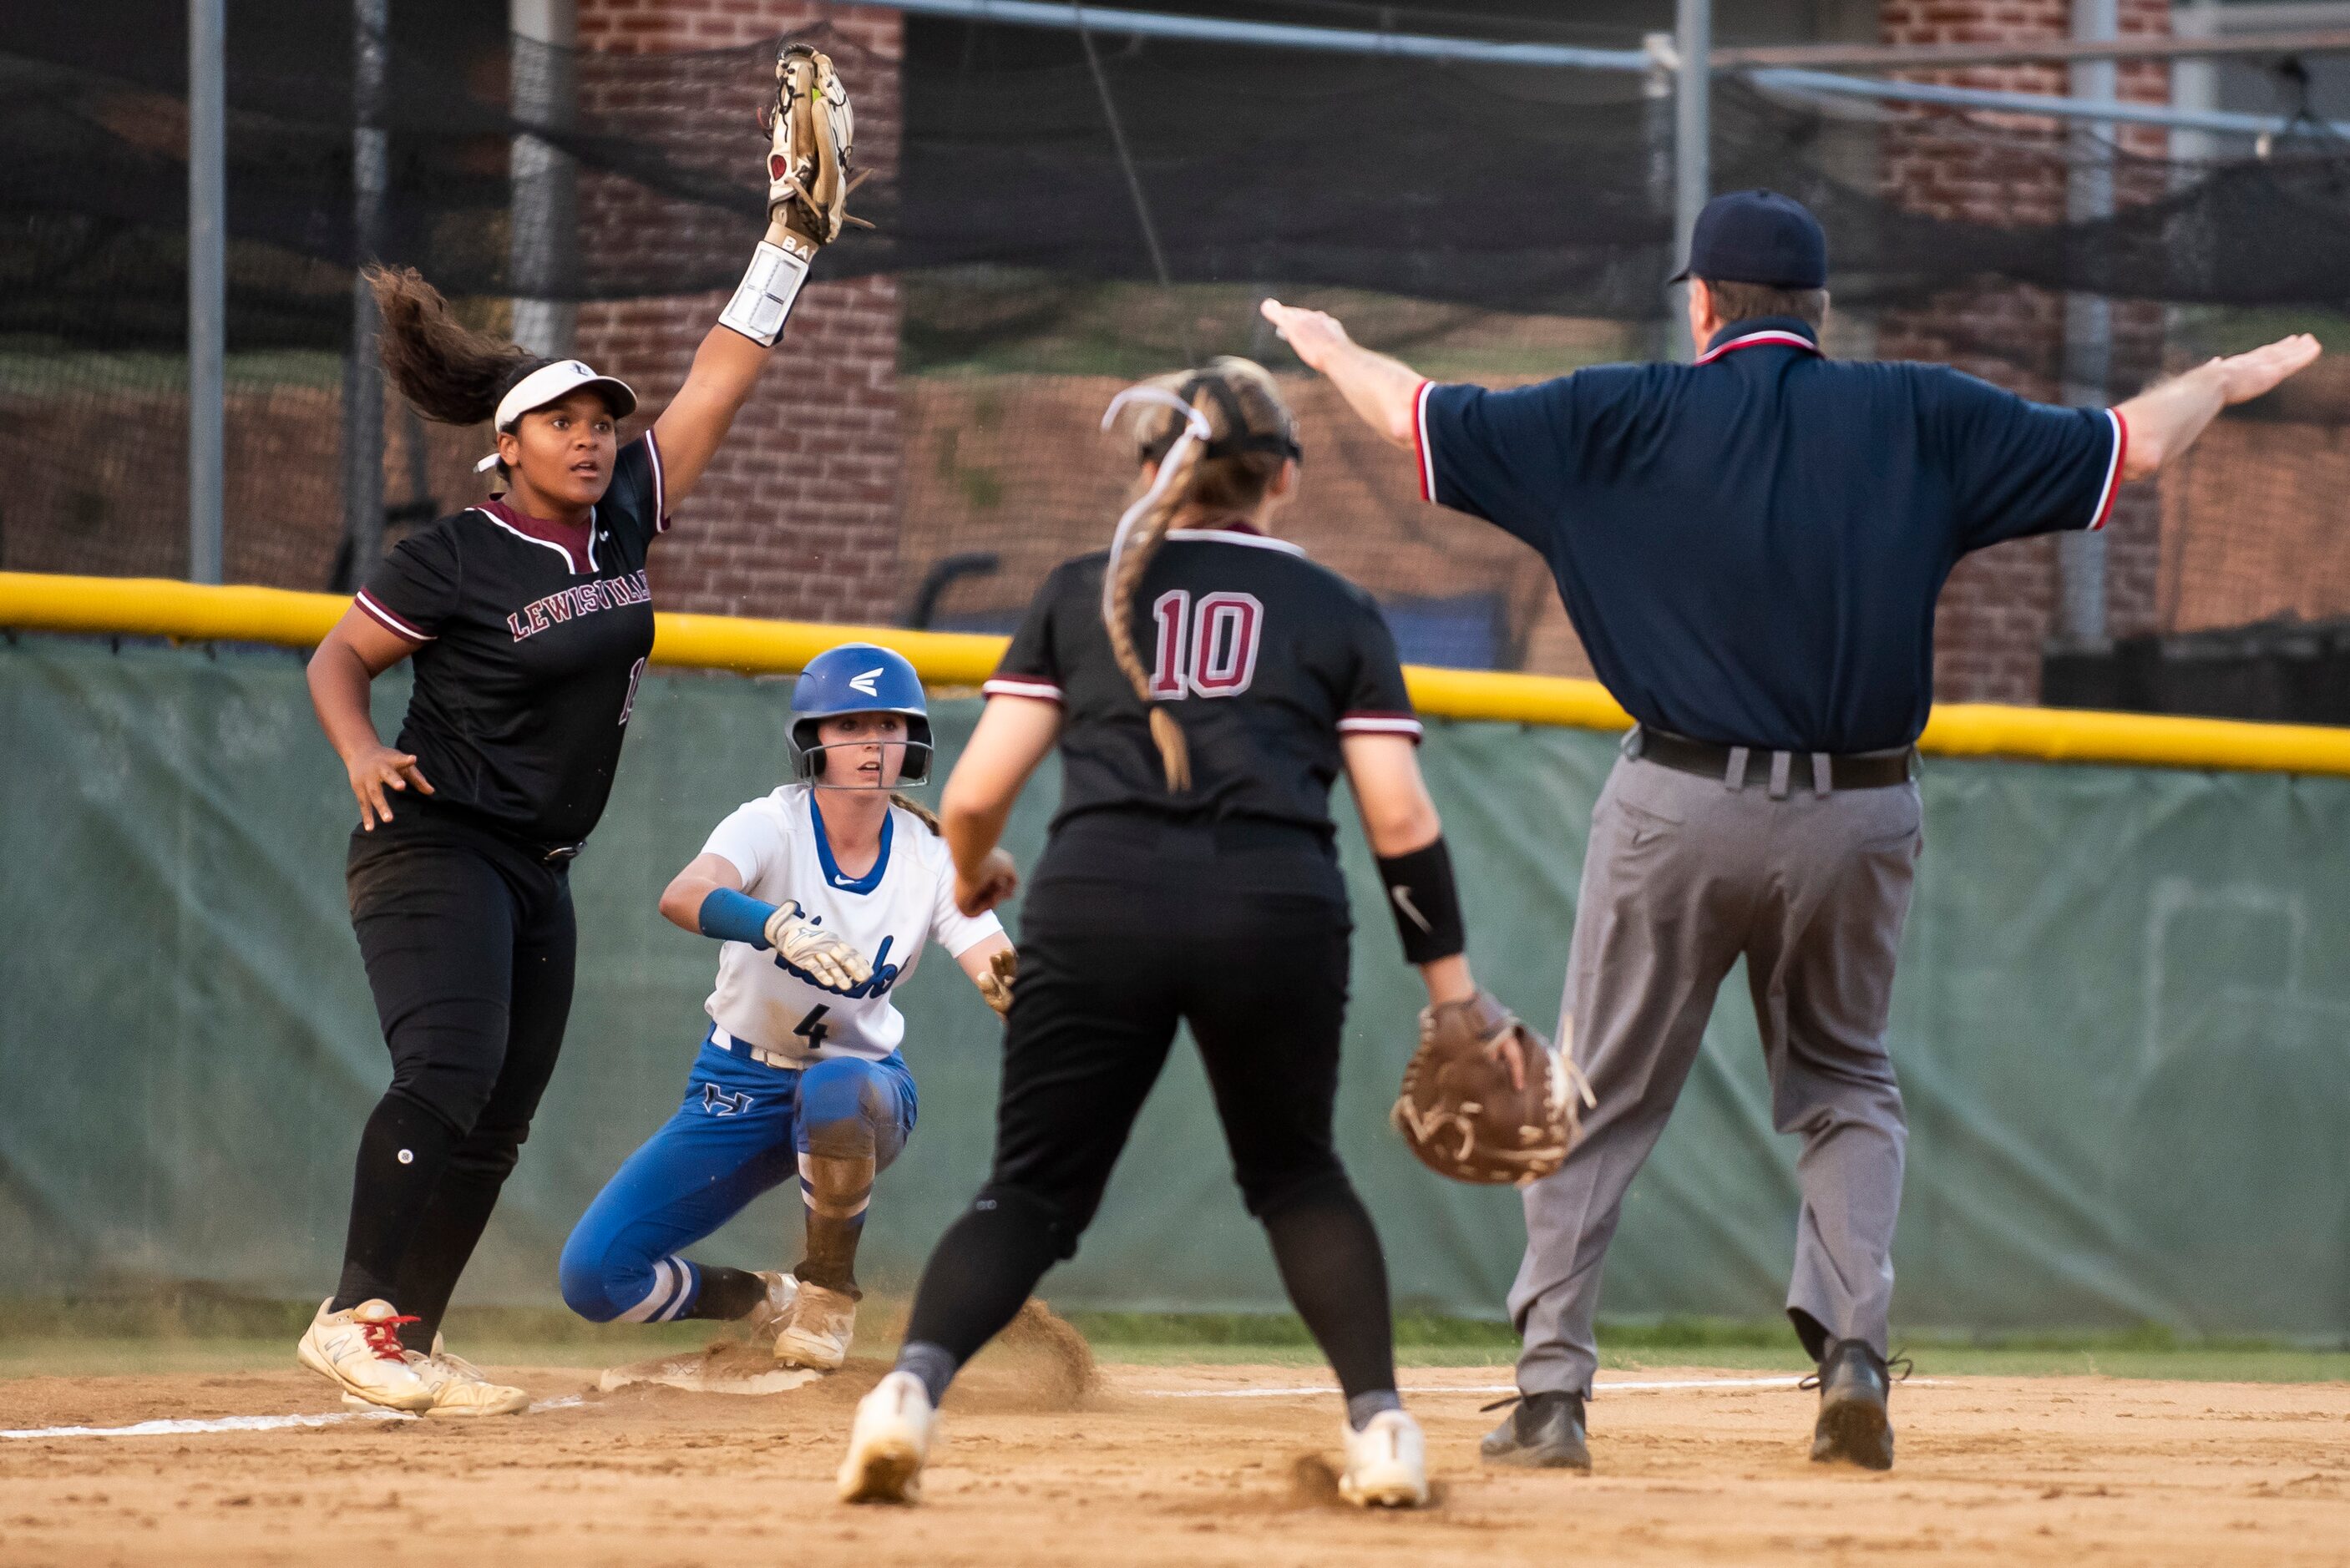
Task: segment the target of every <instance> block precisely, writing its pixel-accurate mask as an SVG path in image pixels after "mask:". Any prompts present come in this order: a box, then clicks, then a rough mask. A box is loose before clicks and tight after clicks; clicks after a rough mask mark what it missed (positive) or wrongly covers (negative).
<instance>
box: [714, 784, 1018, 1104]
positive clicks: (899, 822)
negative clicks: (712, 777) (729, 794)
mask: <svg viewBox="0 0 2350 1568" xmlns="http://www.w3.org/2000/svg"><path fill="white" fill-rule="evenodd" d="M702 853H703V854H705V855H716V856H721V857H723V858H725V859H726V860H727V861H728V862H729V863H730V864H732V865H733V867H734V869H735V870H736V871H738V872H740V873H741V874H742V877H743V891H744V892H746V893H748V894H749V895H751V897H753V898H761V899H764V900H765V901H766V902H768V903H770V904H781V903H783V902H785V900H787V899H796V900H798V902H799V905H800V908H802V909H805V910H806V911H807V912H808V914H809V915H810V916H811V917H812V918H814V919H816V920H817V921H818V922H819V923H820V924H821V925H822V926H823V927H824V929H826V930H828V931H832V932H835V933H837V935H839V936H841V937H843V938H845V939H846V940H848V941H849V942H850V943H852V944H854V945H855V947H856V949H857V950H858V952H861V953H863V954H864V955H865V958H866V961H867V962H868V963H870V964H871V965H872V966H873V977H872V978H871V979H870V980H868V981H865V983H864V984H862V985H859V986H858V987H857V988H856V989H855V990H853V991H851V992H838V991H834V990H831V989H829V988H827V987H825V986H821V985H818V984H817V983H816V981H813V980H810V979H809V978H808V977H807V976H806V975H805V974H803V973H801V972H800V971H797V970H795V969H792V968H791V967H789V966H788V965H786V964H785V962H784V961H783V959H782V958H781V957H780V956H779V955H778V954H776V953H774V952H772V951H769V950H766V949H764V948H754V947H753V946H752V945H751V944H750V943H748V942H723V943H721V944H720V946H719V951H718V989H717V990H715V991H713V992H711V993H710V1001H709V1002H707V1003H706V1004H705V1011H707V1012H709V1014H710V1017H711V1021H712V1023H716V1024H717V1025H718V1027H719V1028H721V1029H723V1030H724V1031H725V1032H726V1033H729V1034H731V1035H733V1037H734V1038H735V1039H737V1040H740V1041H742V1042H743V1043H744V1044H747V1045H749V1046H750V1047H752V1049H753V1050H754V1051H756V1052H758V1053H759V1054H762V1055H763V1056H767V1057H779V1058H783V1059H785V1060H784V1062H783V1063H782V1064H785V1065H791V1066H808V1065H812V1064H815V1063H816V1062H819V1061H824V1060H827V1059H829V1058H832V1057H837V1056H862V1057H865V1058H866V1059H868V1061H876V1062H878V1061H880V1060H881V1059H882V1058H884V1057H886V1056H888V1055H889V1054H890V1053H891V1052H893V1051H895V1050H897V1049H898V1046H899V1043H900V1042H902V1041H903V1040H904V1039H905V1037H906V1020H905V1016H904V1015H903V1014H902V1013H900V1012H899V1011H898V1009H897V1005H896V1004H895V1003H894V1002H892V1001H891V1000H890V994H889V993H890V992H893V991H895V990H896V989H897V988H898V986H899V985H900V984H902V983H903V982H904V981H906V980H907V978H908V977H910V975H912V974H913V972H914V966H915V965H916V964H917V963H919V962H920V961H921V956H922V950H923V948H924V947H925V946H926V945H928V944H929V943H931V942H932V941H935V942H937V943H938V944H939V945H940V946H941V947H942V948H944V949H946V950H947V951H948V952H949V953H951V954H953V955H955V956H956V957H961V956H962V954H964V953H966V952H969V951H970V950H972V948H973V947H976V946H977V945H978V944H979V943H981V942H983V941H985V940H987V939H988V938H989V937H992V936H995V935H997V934H998V933H1000V932H1001V931H1002V930H1003V925H1002V924H1001V923H1000V922H998V921H997V919H996V918H995V917H994V916H993V914H985V915H980V916H978V917H976V918H973V917H972V916H969V915H965V914H964V913H963V912H962V910H960V909H956V908H955V901H954V861H953V859H952V858H951V857H950V856H949V855H948V854H947V846H946V841H945V840H944V839H942V838H941V837H939V836H937V835H936V834H934V833H932V832H931V830H930V829H929V828H928V827H927V826H923V823H922V819H921V818H920V817H918V816H916V815H914V814H913V813H912V812H910V811H907V810H906V809H904V808H903V807H901V806H891V807H890V808H889V819H888V824H887V826H885V827H884V828H883V829H882V834H881V854H880V857H879V859H877V860H876V861H875V862H874V863H873V867H872V869H871V870H869V871H868V872H866V873H865V874H864V875H863V876H861V877H851V876H848V875H847V874H846V873H844V872H843V871H842V870H841V869H840V867H839V866H838V865H837V863H835V861H834V859H833V856H832V845H831V843H830V841H829V840H827V837H826V836H825V831H824V819H823V817H822V816H821V815H819V814H818V813H817V811H816V790H815V787H814V786H813V785H810V784H785V785H784V786H782V787H781V788H779V789H777V790H776V791H775V793H774V794H767V795H762V796H761V797H760V798H759V799H757V800H754V801H750V802H746V803H745V804H744V805H743V806H741V807H740V808H739V809H737V810H736V811H735V812H734V814H733V815H731V816H729V817H728V818H727V819H726V820H725V821H723V822H722V823H720V824H719V825H718V826H717V828H716V830H715V831H713V832H712V834H711V836H710V841H709V842H708V843H707V844H705V845H703V846H702Z"/></svg>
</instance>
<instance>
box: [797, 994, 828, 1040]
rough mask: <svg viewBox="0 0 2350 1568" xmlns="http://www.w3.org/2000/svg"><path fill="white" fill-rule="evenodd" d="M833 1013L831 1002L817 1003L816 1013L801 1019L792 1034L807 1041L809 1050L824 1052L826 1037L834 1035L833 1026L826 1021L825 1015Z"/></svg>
mask: <svg viewBox="0 0 2350 1568" xmlns="http://www.w3.org/2000/svg"><path fill="white" fill-rule="evenodd" d="M831 1011H832V1004H831V1003H830V1002H818V1003H816V1011H815V1012H811V1013H809V1014H808V1015H807V1016H806V1018H803V1019H801V1020H800V1021H799V1025H798V1027H796V1028H795V1029H794V1030H793V1031H792V1033H795V1034H796V1035H798V1036H799V1037H800V1038H801V1039H803V1040H805V1041H806V1042H807V1048H808V1049H809V1050H811V1051H820V1050H822V1049H823V1048H824V1037H825V1036H826V1035H827V1034H829V1033H832V1025H830V1024H829V1023H826V1022H825V1021H824V1015H825V1014H826V1013H827V1012H831Z"/></svg>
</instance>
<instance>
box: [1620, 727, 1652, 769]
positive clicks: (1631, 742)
mask: <svg viewBox="0 0 2350 1568" xmlns="http://www.w3.org/2000/svg"><path fill="white" fill-rule="evenodd" d="M1616 749H1617V751H1619V752H1621V753H1624V754H1625V755H1626V756H1627V757H1629V758H1631V759H1632V760H1633V761H1634V762H1638V761H1639V760H1640V753H1642V752H1644V751H1646V750H1648V746H1647V744H1646V743H1645V742H1644V741H1643V739H1642V737H1641V733H1640V726H1639V725H1638V724H1637V723H1636V724H1634V725H1633V726H1632V727H1631V728H1630V729H1629V730H1627V731H1625V732H1624V738H1623V739H1622V740H1621V741H1619V742H1617V744H1616Z"/></svg>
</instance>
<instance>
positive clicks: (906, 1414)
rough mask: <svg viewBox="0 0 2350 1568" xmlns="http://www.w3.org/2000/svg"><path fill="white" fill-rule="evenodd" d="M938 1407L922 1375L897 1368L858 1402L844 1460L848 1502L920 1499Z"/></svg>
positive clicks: (843, 1488) (843, 1494)
mask: <svg viewBox="0 0 2350 1568" xmlns="http://www.w3.org/2000/svg"><path fill="white" fill-rule="evenodd" d="M938 1426H939V1416H938V1412H937V1411H935V1410H933V1409H931V1396H930V1393H929V1391H928V1390H926V1389H925V1388H923V1386H922V1381H921V1379H920V1378H919V1377H916V1376H914V1375H913V1374H912V1373H910V1372H892V1373H891V1374H889V1376H887V1377H884V1378H883V1379H881V1381H880V1382H879V1383H877V1384H875V1385H874V1386H873V1392H872V1393H870V1394H868V1395H867V1396H866V1397H864V1398H863V1399H861V1400H859V1401H858V1406H857V1419H856V1420H855V1422H853V1423H852V1424H851V1425H850V1427H849V1428H848V1455H847V1458H846V1459H842V1460H841V1461H840V1501H843V1502H920V1501H921V1497H922V1461H923V1460H925V1459H928V1458H929V1457H930V1452H931V1438H933V1437H934V1436H936V1435H937V1432H938Z"/></svg>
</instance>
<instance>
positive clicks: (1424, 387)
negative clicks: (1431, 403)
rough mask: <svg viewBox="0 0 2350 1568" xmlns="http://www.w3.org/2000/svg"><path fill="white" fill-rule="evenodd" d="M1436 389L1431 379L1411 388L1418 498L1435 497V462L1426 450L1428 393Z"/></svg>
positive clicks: (1412, 446)
mask: <svg viewBox="0 0 2350 1568" xmlns="http://www.w3.org/2000/svg"><path fill="white" fill-rule="evenodd" d="M1435 389H1436V383H1435V382H1433V381H1422V382H1421V383H1420V384H1419V386H1417V387H1414V388H1413V389H1411V466H1412V470H1413V472H1416V473H1418V474H1419V498H1420V499H1421V500H1422V501H1428V502H1433V501H1434V500H1435V499H1436V463H1435V461H1434V460H1433V459H1431V458H1430V456H1429V452H1428V394H1429V393H1430V392H1431V391H1433V390H1435Z"/></svg>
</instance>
